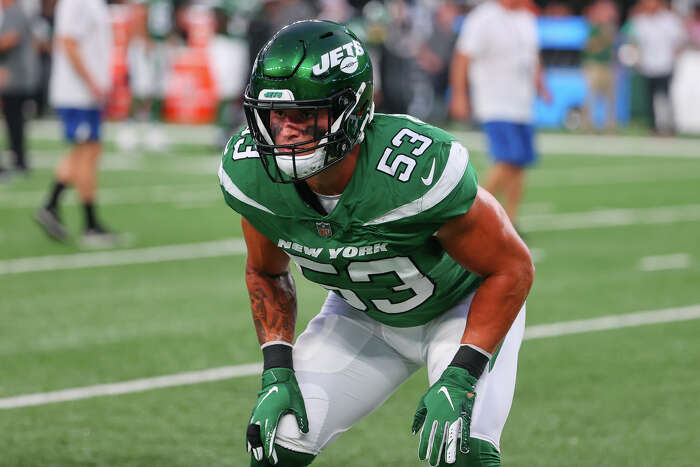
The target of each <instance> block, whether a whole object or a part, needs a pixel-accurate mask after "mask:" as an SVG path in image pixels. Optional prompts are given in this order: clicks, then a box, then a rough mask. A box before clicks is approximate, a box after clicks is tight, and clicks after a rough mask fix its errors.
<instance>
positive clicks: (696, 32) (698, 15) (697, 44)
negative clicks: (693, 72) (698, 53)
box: [686, 0, 700, 50]
mask: <svg viewBox="0 0 700 467" xmlns="http://www.w3.org/2000/svg"><path fill="white" fill-rule="evenodd" d="M686 31H687V33H688V43H689V46H690V47H692V48H693V49H695V50H700V0H697V1H696V2H695V5H694V6H693V10H692V12H691V14H690V16H689V17H688V20H687V22H686Z"/></svg>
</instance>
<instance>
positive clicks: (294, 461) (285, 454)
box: [250, 444, 316, 467]
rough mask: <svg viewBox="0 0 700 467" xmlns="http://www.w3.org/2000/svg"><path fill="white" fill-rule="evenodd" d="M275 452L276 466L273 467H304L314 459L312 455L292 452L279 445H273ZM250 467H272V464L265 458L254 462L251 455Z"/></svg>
mask: <svg viewBox="0 0 700 467" xmlns="http://www.w3.org/2000/svg"><path fill="white" fill-rule="evenodd" d="M275 451H276V452H277V464H275V467H306V466H307V465H309V464H311V463H312V462H313V461H314V459H315V458H316V456H314V455H313V454H307V453H305V452H296V451H292V450H291V449H287V448H283V447H282V446H280V445H279V444H275ZM250 467H272V464H270V463H269V462H268V461H267V459H266V458H263V460H261V461H256V460H255V457H253V455H252V454H251V456H250Z"/></svg>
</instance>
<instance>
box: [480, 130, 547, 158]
mask: <svg viewBox="0 0 700 467" xmlns="http://www.w3.org/2000/svg"><path fill="white" fill-rule="evenodd" d="M482 127H483V129H484V132H485V133H486V137H487V139H488V144H489V153H490V154H491V157H493V158H494V160H495V161H496V162H502V163H506V164H511V165H515V166H518V167H524V166H527V165H531V164H532V163H534V162H535V160H536V159H537V154H536V153H535V141H534V139H535V128H534V126H533V125H530V124H526V123H515V122H503V121H489V122H484V123H483V124H482Z"/></svg>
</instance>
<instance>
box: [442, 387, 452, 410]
mask: <svg viewBox="0 0 700 467" xmlns="http://www.w3.org/2000/svg"><path fill="white" fill-rule="evenodd" d="M441 392H444V393H445V397H447V402H449V403H450V407H452V410H454V409H455V406H454V404H453V403H452V398H451V397H450V393H449V392H447V388H446V387H445V386H441V387H440V389H438V393H441Z"/></svg>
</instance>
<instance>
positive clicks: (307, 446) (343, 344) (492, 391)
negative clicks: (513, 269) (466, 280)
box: [276, 293, 525, 455]
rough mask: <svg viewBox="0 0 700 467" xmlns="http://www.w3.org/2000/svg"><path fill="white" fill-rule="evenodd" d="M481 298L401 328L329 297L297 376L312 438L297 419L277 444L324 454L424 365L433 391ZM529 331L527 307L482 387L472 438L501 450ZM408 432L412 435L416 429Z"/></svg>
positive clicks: (285, 426) (312, 325)
mask: <svg viewBox="0 0 700 467" xmlns="http://www.w3.org/2000/svg"><path fill="white" fill-rule="evenodd" d="M473 296H474V294H471V295H469V296H468V297H467V298H466V299H465V300H464V301H463V302H462V303H460V304H459V305H457V306H456V307H454V308H453V309H451V310H449V311H448V312H446V313H444V314H443V315H441V316H439V317H437V318H436V319H434V320H433V321H430V322H429V323H427V324H424V325H422V326H416V327H410V328H397V327H390V326H386V325H384V324H381V323H379V322H377V321H374V320H373V319H371V318H369V317H367V315H366V314H364V313H363V312H361V311H358V310H355V309H353V308H351V307H350V306H349V305H348V304H347V303H346V302H345V301H344V300H343V299H341V298H339V297H337V296H336V295H335V294H333V293H329V294H328V298H326V302H325V303H324V304H323V307H322V308H321V311H320V313H319V314H318V315H316V316H315V317H314V318H313V319H312V320H311V322H309V325H308V327H307V328H306V330H305V331H304V332H303V333H302V334H301V335H300V336H299V338H298V339H297V342H296V344H295V346H294V369H295V371H296V377H297V381H298V382H299V388H300V389H301V393H302V395H303V396H304V403H305V404H306V412H307V415H308V417H309V432H308V433H306V434H304V433H301V432H300V431H299V428H298V427H297V422H296V419H295V417H294V416H293V415H285V416H283V417H282V419H281V421H280V424H279V427H278V429H277V440H276V443H277V444H279V445H280V446H283V447H285V448H288V449H291V450H294V451H298V452H305V453H310V454H314V455H316V454H318V453H319V452H320V451H321V450H323V449H324V448H325V447H326V446H328V445H329V444H330V443H331V442H333V441H334V440H335V439H336V438H337V437H338V436H339V435H340V434H341V433H342V432H344V431H346V430H348V429H349V428H350V427H352V426H353V425H354V424H355V423H356V422H357V421H358V420H360V419H361V418H363V417H365V416H366V415H368V414H369V413H371V412H372V411H373V410H374V409H376V408H377V407H379V405H381V404H382V403H383V402H384V401H385V400H386V399H387V398H388V397H389V396H390V395H391V394H392V393H393V392H394V391H395V390H396V389H397V388H398V387H399V386H400V385H401V384H402V383H403V382H404V381H405V380H406V379H407V378H408V377H409V376H410V375H411V374H412V373H413V372H415V371H416V370H417V369H418V368H420V367H421V366H423V365H425V366H427V367H428V380H429V381H428V383H429V385H432V384H433V383H434V382H435V381H437V380H438V378H440V376H441V375H442V372H443V371H444V370H445V368H446V367H447V365H449V363H450V362H451V361H452V358H453V357H454V354H455V352H456V351H457V349H458V348H459V345H460V340H461V339H462V335H463V334H464V327H465V324H466V318H467V314H468V313H469V306H470V305H471V301H472V298H473ZM524 330H525V305H523V308H522V309H521V310H520V314H519V315H518V317H517V318H516V319H515V321H514V322H513V325H512V326H511V329H510V331H508V334H507V335H506V338H505V339H504V341H503V346H502V347H501V349H500V351H499V352H498V355H497V357H496V359H495V364H494V365H493V368H491V369H490V370H489V367H487V368H486V370H485V371H484V374H483V375H482V376H481V378H480V379H479V382H478V383H477V385H476V394H477V395H476V402H475V405H474V411H473V413H472V423H471V436H472V437H473V438H479V439H482V440H485V441H488V442H490V443H491V444H493V445H494V446H495V447H496V449H498V450H499V451H500V447H499V444H500V438H501V432H502V431H503V426H504V425H505V423H506V419H507V418H508V412H509V411H510V407H511V404H512V401H513V391H514V390H515V374H516V370H517V360H518V350H519V349H520V343H521V342H522V339H523V333H524ZM426 390H427V388H426ZM420 397H421V396H420V395H417V396H416V400H415V404H412V405H411V406H410V407H406V411H407V415H406V419H407V420H409V419H412V416H413V411H414V410H415V408H416V407H417V406H418V401H419V398H420ZM406 432H407V433H409V432H410V427H409V426H408V425H407V426H406Z"/></svg>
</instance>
